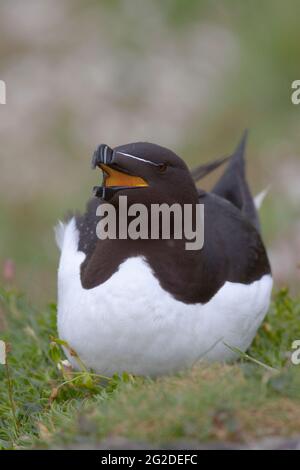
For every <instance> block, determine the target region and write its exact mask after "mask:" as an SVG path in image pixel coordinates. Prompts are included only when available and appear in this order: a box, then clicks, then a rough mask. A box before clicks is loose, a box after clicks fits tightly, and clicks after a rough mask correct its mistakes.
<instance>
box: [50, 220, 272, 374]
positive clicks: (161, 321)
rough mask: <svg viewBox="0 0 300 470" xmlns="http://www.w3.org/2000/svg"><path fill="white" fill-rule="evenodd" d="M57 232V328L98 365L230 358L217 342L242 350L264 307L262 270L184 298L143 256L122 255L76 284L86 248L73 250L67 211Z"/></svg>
mask: <svg viewBox="0 0 300 470" xmlns="http://www.w3.org/2000/svg"><path fill="white" fill-rule="evenodd" d="M60 235H61V248H62V253H61V259H60V265H59V271H58V331H59V336H60V338H62V339H64V340H66V341H67V342H68V343H69V345H70V346H71V347H72V348H74V349H75V350H76V351H77V353H78V354H79V356H80V358H81V359H82V361H83V362H84V363H85V364H86V365H87V366H88V367H90V368H92V369H94V370H95V371H97V372H98V373H102V374H105V375H111V374H113V373H114V372H119V373H120V372H122V371H128V372H131V373H133V374H145V375H159V374H165V373H169V372H173V371H176V370H180V369H183V368H185V367H188V366H191V365H193V364H194V363H195V362H196V361H198V360H200V359H203V360H206V361H225V360H230V359H232V358H233V357H234V354H233V353H232V352H231V350H229V349H228V348H227V347H226V346H225V344H224V343H227V344H229V345H231V346H235V347H238V348H239V349H241V350H243V351H245V350H246V349H247V348H248V347H249V345H250V344H251V341H252V339H253V337H254V335H255V333H256V331H257V328H258V327H259V325H260V323H261V321H262V320H263V318H264V316H265V314H266V312H267V309H268V307H269V303H270V296H271V289H272V278H271V276H269V275H265V276H263V277H262V278H261V279H260V280H258V281H255V282H253V283H252V284H250V285H244V284H238V283H231V282H226V283H225V284H224V286H223V287H222V288H221V289H220V290H219V292H218V293H217V294H216V295H215V296H214V297H213V298H212V299H211V300H210V301H209V302H208V303H207V304H194V305H188V304H185V303H183V302H179V301H177V300H175V299H174V298H173V297H172V296H171V295H170V294H169V293H167V292H165V291H164V290H163V289H162V288H161V286H160V284H159V282H158V280H157V279H156V278H155V277H154V275H153V274H152V272H151V269H150V267H149V266H148V264H147V263H146V261H145V260H143V259H142V258H130V259H128V260H126V261H125V262H124V263H123V264H122V265H121V266H120V267H119V270H118V271H117V272H116V273H115V274H114V275H113V276H111V277H110V279H108V280H107V281H106V282H105V283H103V284H101V285H100V286H98V287H95V288H94V289H89V290H87V289H83V287H82V285H81V281H80V265H81V263H82V262H83V260H84V259H85V254H84V253H82V252H79V251H77V247H78V232H77V229H76V226H75V220H74V219H72V220H71V221H70V222H69V223H68V225H67V226H66V227H65V228H64V233H63V234H60ZM69 359H70V360H71V361H72V362H73V364H74V359H72V358H71V357H69ZM74 365H75V364H74Z"/></svg>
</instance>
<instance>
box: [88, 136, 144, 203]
mask: <svg viewBox="0 0 300 470" xmlns="http://www.w3.org/2000/svg"><path fill="white" fill-rule="evenodd" d="M104 162H105V163H104ZM92 165H93V168H95V167H98V168H100V169H101V170H102V172H103V182H102V185H101V186H96V187H95V188H94V191H95V196H97V197H100V198H102V199H105V200H109V199H110V198H111V197H112V196H113V195H114V194H115V193H116V192H117V191H120V190H121V189H129V188H141V187H147V186H148V183H147V182H146V181H145V180H144V179H143V178H141V177H140V176H135V175H131V174H129V173H127V171H126V170H125V169H124V170H123V169H122V168H120V167H119V166H118V167H116V164H115V163H114V155H113V151H112V149H110V148H109V147H108V146H107V145H101V146H100V147H99V148H98V149H97V151H96V152H95V154H94V156H93V162H92Z"/></svg>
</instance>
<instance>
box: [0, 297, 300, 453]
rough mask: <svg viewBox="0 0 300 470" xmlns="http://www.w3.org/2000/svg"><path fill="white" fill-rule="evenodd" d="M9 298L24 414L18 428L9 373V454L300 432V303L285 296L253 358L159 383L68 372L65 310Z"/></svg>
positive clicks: (5, 398) (0, 440) (2, 435)
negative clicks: (296, 344)
mask: <svg viewBox="0 0 300 470" xmlns="http://www.w3.org/2000/svg"><path fill="white" fill-rule="evenodd" d="M0 293H1V304H0V305H1V310H0V316H1V323H2V332H1V333H0V339H3V340H5V341H7V342H8V343H9V345H10V348H11V352H10V353H9V354H8V359H9V371H10V375H11V378H12V382H13V400H14V403H15V408H16V422H14V417H13V414H12V406H11V402H10V400H9V395H8V384H7V376H6V370H5V368H4V366H0V448H3V449H9V448H31V447H35V448H39V447H42V448H45V447H55V446H56V447H59V446H62V445H73V444H76V443H78V442H89V443H93V442H99V440H101V439H103V438H106V437H109V436H122V437H126V438H129V439H135V440H139V441H141V440H142V441H149V442H151V443H154V444H162V443H170V442H173V441H174V440H176V439H183V438H184V439H193V440H197V441H207V440H237V441H248V440H249V439H253V438H258V437H260V436H264V437H265V436H268V435H292V434H294V433H300V365H299V366H295V365H292V364H291V360H290V355H291V352H292V350H291V345H292V342H293V341H294V340H295V339H300V302H298V301H296V300H293V299H291V298H290V296H289V294H288V292H287V291H286V290H282V291H280V292H279V293H278V294H277V295H276V297H275V299H274V302H273V305H272V307H271V309H270V312H269V314H268V316H267V318H266V321H265V322H264V324H263V325H262V327H261V329H260V331H259V333H258V335H257V337H256V338H255V341H254V343H253V345H252V347H251V349H250V351H249V352H248V354H249V356H250V359H249V358H248V357H247V356H245V355H243V354H241V358H240V360H239V361H238V362H237V363H236V364H232V365H225V364H218V365H210V366H209V365H205V364H199V365H197V366H196V367H194V368H193V369H192V370H189V371H186V372H182V373H181V374H176V375H174V376H170V377H164V378H159V379H156V380H151V379H148V378H140V377H133V376H131V375H129V374H126V373H124V374H123V375H122V376H121V377H120V376H115V377H113V378H112V379H110V380H106V379H105V378H101V377H99V376H95V375H93V374H91V373H90V372H88V371H86V370H82V371H81V372H80V373H76V374H74V373H73V372H70V371H68V370H64V371H63V373H62V371H61V370H59V368H58V364H60V361H61V359H63V356H62V353H61V350H60V346H59V344H57V342H55V340H54V338H55V336H56V308H55V305H53V304H52V305H49V306H48V307H47V308H46V309H44V310H43V311H37V310H35V309H34V308H32V307H31V306H30V305H28V303H27V301H26V299H25V298H24V297H23V296H21V295H18V294H16V293H14V292H9V291H4V290H1V291H0ZM251 358H253V359H255V360H257V361H261V362H263V364H264V365H259V364H258V363H257V362H254V360H252V359H251ZM265 366H269V367H265ZM270 367H272V368H274V369H276V370H270Z"/></svg>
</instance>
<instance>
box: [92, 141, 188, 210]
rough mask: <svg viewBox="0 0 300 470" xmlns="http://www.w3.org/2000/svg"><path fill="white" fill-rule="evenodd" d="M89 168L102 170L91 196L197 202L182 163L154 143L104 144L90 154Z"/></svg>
mask: <svg viewBox="0 0 300 470" xmlns="http://www.w3.org/2000/svg"><path fill="white" fill-rule="evenodd" d="M92 166H93V168H96V167H99V168H100V169H101V170H102V172H103V182H102V185H101V186H99V187H96V188H95V195H96V196H98V197H100V198H102V199H104V200H106V201H109V202H111V203H112V204H117V201H118V197H119V196H120V195H122V196H127V198H128V202H129V203H135V202H139V203H143V204H146V205H148V204H149V203H150V204H162V203H167V204H173V203H182V204H185V203H193V202H197V190H196V187H195V184H194V182H193V179H192V177H191V175H190V172H189V170H188V168H187V166H186V164H185V162H184V161H183V160H182V159H181V158H180V157H178V156H177V155H176V154H175V153H174V152H172V151H171V150H168V149H167V148H164V147H161V146H159V145H156V144H150V143H146V142H137V143H132V144H127V145H122V146H119V147H116V148H114V149H111V148H110V147H108V146H107V145H105V144H102V145H100V146H99V147H98V149H97V150H96V151H95V153H94V155H93V161H92Z"/></svg>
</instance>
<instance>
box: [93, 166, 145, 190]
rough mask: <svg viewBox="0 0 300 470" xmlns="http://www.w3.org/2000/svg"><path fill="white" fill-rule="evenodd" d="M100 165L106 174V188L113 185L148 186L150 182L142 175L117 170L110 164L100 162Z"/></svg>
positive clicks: (104, 183) (104, 184)
mask: <svg viewBox="0 0 300 470" xmlns="http://www.w3.org/2000/svg"><path fill="white" fill-rule="evenodd" d="M100 167H101V169H102V170H103V172H104V174H105V176H104V182H103V186H105V187H106V188H111V187H113V186H127V187H128V186H131V187H135V186H138V187H143V186H144V187H145V186H148V183H147V182H146V181H145V180H144V179H143V178H141V177H140V176H132V175H128V174H126V173H122V172H121V171H118V170H115V169H114V168H111V167H110V166H107V165H104V164H102V163H101V164H100Z"/></svg>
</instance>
